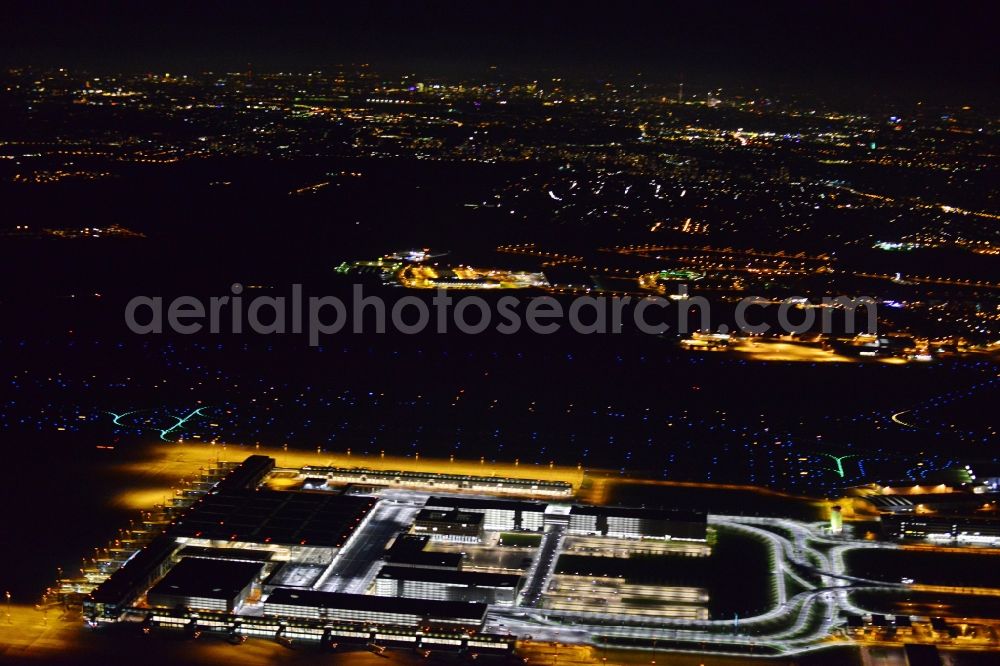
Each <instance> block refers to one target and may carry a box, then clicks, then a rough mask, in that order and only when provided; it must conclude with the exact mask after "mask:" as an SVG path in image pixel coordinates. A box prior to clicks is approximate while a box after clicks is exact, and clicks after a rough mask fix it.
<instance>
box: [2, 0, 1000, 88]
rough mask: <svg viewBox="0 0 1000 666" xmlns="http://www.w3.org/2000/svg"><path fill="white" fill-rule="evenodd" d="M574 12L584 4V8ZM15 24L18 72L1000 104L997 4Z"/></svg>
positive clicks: (167, 16)
mask: <svg viewBox="0 0 1000 666" xmlns="http://www.w3.org/2000/svg"><path fill="white" fill-rule="evenodd" d="M571 9H572V11H570V10H571ZM9 11H10V16H9V18H8V20H7V21H5V22H4V27H3V28H0V31H2V38H3V39H2V46H0V54H2V57H3V59H4V61H5V62H6V63H7V64H8V66H42V67H66V68H68V69H74V70H75V69H85V70H92V71H99V72H145V71H172V70H173V71H184V72H199V71H240V70H242V69H245V68H246V67H247V65H248V63H252V64H253V67H254V69H255V70H256V71H260V72H275V71H282V70H296V71H308V70H311V69H321V68H324V67H328V66H330V65H332V64H335V63H360V62H367V63H370V64H372V66H373V67H375V68H377V69H378V70H379V71H380V72H386V73H392V74H395V73H403V72H416V73H418V74H421V75H424V76H433V75H437V76H471V75H482V74H487V73H489V72H490V71H491V70H490V68H491V67H496V68H497V69H496V70H493V73H494V75H497V76H511V77H523V76H529V77H530V76H537V75H538V74H539V73H543V74H546V75H549V74H551V75H565V76H571V77H580V78H594V79H601V78H603V77H607V76H615V77H626V78H641V80H645V81H652V82H661V83H667V82H676V81H681V80H683V81H685V82H688V83H690V84H693V85H696V86H700V87H703V88H713V87H725V86H739V87H741V88H743V89H753V88H755V87H761V88H764V89H768V90H769V91H770V90H782V91H790V92H795V93H807V94H810V93H811V94H815V93H819V92H821V91H822V93H823V96H826V97H832V98H837V97H850V96H857V97H862V96H867V97H870V96H872V95H878V96H887V97H898V98H908V99H921V98H927V99H929V100H935V101H936V100H943V99H946V98H949V97H951V98H953V99H955V100H956V101H961V102H965V101H971V100H984V101H991V100H993V99H995V96H996V92H995V91H996V89H997V85H996V84H997V82H998V68H997V64H996V58H995V55H996V54H995V45H994V42H993V35H992V29H991V28H992V26H995V25H996V21H995V19H996V11H995V10H994V9H993V8H992V7H990V6H989V5H987V4H986V3H967V4H966V5H965V6H964V7H960V8H957V9H953V10H949V11H944V10H941V9H939V8H935V9H933V10H931V9H927V10H922V11H919V10H913V9H910V8H908V7H902V6H899V5H896V4H888V3H883V4H878V5H875V6H872V4H871V3H837V4H833V3H819V4H815V3H810V4H808V5H805V6H802V5H801V3H788V2H778V3H767V4H766V5H754V6H750V7H745V6H737V5H734V4H732V3H714V2H713V3H704V4H701V5H699V6H697V7H691V6H685V5H678V4H671V5H670V6H650V5H636V6H620V7H616V8H614V10H612V11H608V10H603V11H602V10H599V9H597V8H596V6H591V7H589V8H588V9H587V10H585V11H580V10H579V6H578V5H572V6H571V5H566V4H563V3H555V4H549V5H546V6H545V7H544V8H542V9H538V8H535V7H531V6H530V5H526V4H519V5H515V6H514V8H513V9H509V10H508V11H505V12H503V13H500V12H495V11H491V10H490V9H489V8H486V7H482V6H473V7H469V6H463V5H444V4H433V5H424V4H415V3H387V4H383V5H380V9H378V10H376V9H372V8H364V7H362V8H358V7H342V6H325V7H324V6H315V7H311V8H304V7H303V6H301V5H300V6H297V7H296V8H294V9H287V8H276V7H275V6H274V5H269V4H266V3H246V4H243V5H240V6H239V7H238V8H235V7H234V6H232V5H222V4H220V3H208V4H204V3H198V4H195V3H171V4H170V5H154V4H151V3H146V4H144V5H142V6H128V5H125V6H116V5H115V4H114V3H111V4H104V5H102V6H100V7H99V8H96V9H95V8H93V7H90V6H87V7H82V6H64V5H57V4H54V3H44V2H42V3H32V4H30V5H27V4H22V5H19V6H17V7H15V8H13V9H12V10H9Z"/></svg>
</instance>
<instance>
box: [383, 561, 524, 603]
mask: <svg viewBox="0 0 1000 666" xmlns="http://www.w3.org/2000/svg"><path fill="white" fill-rule="evenodd" d="M521 580H522V579H521V577H520V576H514V575H510V574H497V573H487V572H479V571H446V570H441V569H415V568H412V567H394V566H386V567H383V568H382V570H381V571H380V572H379V574H378V577H376V579H375V594H377V595H378V596H380V597H406V598H409V599H434V600H438V601H476V602H480V603H485V604H497V605H500V606H513V605H514V600H515V598H516V597H517V593H518V591H519V590H520V587H521Z"/></svg>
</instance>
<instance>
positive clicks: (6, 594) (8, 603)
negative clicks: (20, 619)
mask: <svg viewBox="0 0 1000 666" xmlns="http://www.w3.org/2000/svg"><path fill="white" fill-rule="evenodd" d="M4 596H5V597H6V598H7V624H13V622H11V620H10V590H7V591H6V592H4Z"/></svg>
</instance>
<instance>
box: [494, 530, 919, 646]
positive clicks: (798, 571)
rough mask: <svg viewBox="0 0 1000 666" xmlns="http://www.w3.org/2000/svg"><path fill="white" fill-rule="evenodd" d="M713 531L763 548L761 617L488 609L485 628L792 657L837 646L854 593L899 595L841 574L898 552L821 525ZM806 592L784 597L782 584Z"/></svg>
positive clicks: (888, 586)
mask: <svg viewBox="0 0 1000 666" xmlns="http://www.w3.org/2000/svg"><path fill="white" fill-rule="evenodd" d="M709 522H710V523H711V524H712V525H713V526H716V527H725V528H726V529H728V530H733V531H738V532H741V533H743V534H746V535H748V536H751V537H753V538H755V539H757V540H759V541H761V542H763V543H765V544H766V545H767V546H768V548H769V549H770V551H771V562H772V566H773V569H772V571H771V572H770V573H771V576H772V581H773V585H774V595H775V604H774V606H773V607H772V608H771V609H770V610H768V611H767V612H765V613H762V614H760V615H757V616H754V617H748V618H740V620H739V623H738V625H737V624H735V623H734V621H733V620H731V619H724V620H698V619H681V618H670V617H663V616H660V617H656V616H648V615H644V616H642V617H637V616H635V615H632V614H625V613H615V612H600V611H593V610H566V609H548V608H535V607H529V604H528V603H527V602H528V601H529V600H530V599H531V598H533V597H530V596H529V595H526V597H527V598H526V599H525V604H524V605H523V606H521V607H506V608H502V607H492V608H491V609H490V614H489V624H488V628H489V629H490V630H493V631H501V632H508V631H509V632H512V633H516V634H519V635H521V636H523V637H527V636H531V639H532V640H546V641H559V642H562V643H589V644H596V645H600V644H605V643H606V642H607V640H608V639H636V640H643V641H666V642H670V643H671V644H673V645H676V644H677V643H681V644H686V645H685V648H684V649H690V650H691V651H696V652H698V653H711V654H719V655H733V656H736V655H746V654H747V651H748V649H750V650H753V651H754V653H760V654H780V655H793V654H799V653H804V652H809V651H813V650H818V649H822V648H825V647H829V646H831V645H836V644H843V643H838V642H835V641H831V640H830V638H831V636H832V631H833V629H834V628H835V627H836V626H838V625H839V624H840V623H841V621H842V620H843V619H844V615H845V614H848V613H849V614H864V613H865V611H864V610H862V609H860V608H857V607H855V606H853V605H852V604H851V603H850V601H849V599H848V593H849V592H851V591H857V590H899V589H905V588H907V586H905V585H903V584H901V583H893V582H888V581H877V580H869V579H864V578H860V577H857V576H852V575H849V574H848V573H847V567H846V565H845V563H844V553H846V552H848V551H850V550H853V549H857V548H897V547H898V546H895V545H892V544H884V543H877V542H871V541H860V540H854V539H850V538H848V537H831V536H829V535H828V534H826V533H824V532H823V530H822V524H807V523H802V522H799V521H795V520H790V519H783V518H756V517H743V516H711V517H710V519H709ZM788 580H792V581H794V582H795V583H796V584H797V585H799V586H801V587H802V588H804V589H805V591H803V592H800V593H798V594H796V595H794V596H791V597H790V596H789V595H788V590H787V587H786V581H788Z"/></svg>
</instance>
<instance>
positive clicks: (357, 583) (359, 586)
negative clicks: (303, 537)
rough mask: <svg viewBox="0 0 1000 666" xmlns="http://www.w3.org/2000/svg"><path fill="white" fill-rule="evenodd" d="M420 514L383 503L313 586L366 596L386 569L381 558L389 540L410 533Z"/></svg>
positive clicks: (411, 509)
mask: <svg viewBox="0 0 1000 666" xmlns="http://www.w3.org/2000/svg"><path fill="white" fill-rule="evenodd" d="M417 511H418V509H417V508H416V507H413V506H407V505H404V504H397V503H395V502H390V501H381V502H379V503H378V504H377V505H376V506H375V508H374V509H373V510H372V512H371V514H369V516H368V518H367V519H366V520H365V522H364V524H363V525H362V526H361V529H360V530H359V531H358V532H357V533H356V534H355V535H354V538H353V539H352V540H351V541H350V543H348V544H347V545H346V546H345V547H344V548H343V549H342V550H341V551H340V552H339V553H337V556H336V557H335V558H334V560H333V562H332V563H331V564H330V566H329V567H328V568H327V570H326V571H325V572H324V573H323V575H322V576H321V577H320V578H319V579H318V580H317V581H316V584H315V585H314V586H313V587H314V588H315V589H318V590H323V591H324V592H347V593H349V594H364V592H365V590H367V589H368V586H369V585H371V582H372V580H373V579H374V578H375V575H376V574H377V573H378V570H379V568H380V567H381V566H382V560H381V559H380V557H381V555H382V553H383V552H384V550H385V547H386V545H387V544H388V543H389V540H390V539H391V538H392V537H393V536H394V535H396V534H397V533H399V532H401V531H404V530H406V528H407V527H408V526H409V525H410V523H411V522H413V518H414V516H415V515H416V513H417Z"/></svg>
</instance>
